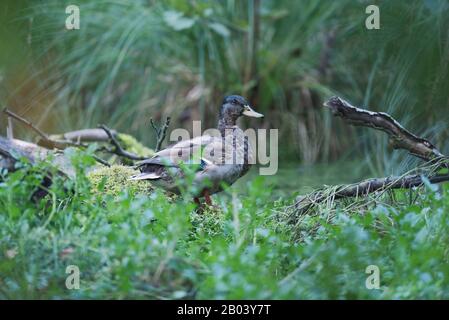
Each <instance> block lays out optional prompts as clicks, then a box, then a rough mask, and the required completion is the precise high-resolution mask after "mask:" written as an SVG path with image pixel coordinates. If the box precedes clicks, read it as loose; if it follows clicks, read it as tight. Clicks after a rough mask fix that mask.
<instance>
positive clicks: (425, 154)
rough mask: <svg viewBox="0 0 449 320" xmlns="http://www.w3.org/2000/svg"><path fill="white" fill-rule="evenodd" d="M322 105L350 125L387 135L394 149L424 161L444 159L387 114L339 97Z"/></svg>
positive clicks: (431, 146)
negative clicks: (406, 152)
mask: <svg viewBox="0 0 449 320" xmlns="http://www.w3.org/2000/svg"><path fill="white" fill-rule="evenodd" d="M324 105H325V106H326V107H328V108H330V109H331V111H332V113H333V114H334V115H336V116H339V117H341V118H342V119H343V120H345V121H347V122H348V123H350V124H353V125H356V126H364V127H371V128H374V129H376V130H381V131H383V132H385V133H387V134H388V135H389V137H390V143H391V145H392V147H393V148H394V149H405V150H407V151H409V152H410V154H412V155H414V156H417V157H420V158H421V159H424V160H426V161H430V160H434V159H438V158H443V157H445V156H444V155H443V154H442V153H441V152H440V151H439V150H438V149H437V148H436V147H435V146H434V145H433V144H432V143H431V142H430V141H428V140H426V139H423V138H421V137H418V136H416V135H414V134H413V133H411V132H410V131H408V130H406V129H405V128H404V127H403V126H402V125H401V124H399V122H397V121H396V120H395V119H393V118H392V117H391V116H390V115H389V114H387V113H384V112H373V111H369V110H365V109H361V108H357V107H354V106H352V105H351V104H350V103H349V102H347V101H345V100H343V99H342V98H340V97H332V98H330V99H329V100H328V101H327V102H325V103H324Z"/></svg>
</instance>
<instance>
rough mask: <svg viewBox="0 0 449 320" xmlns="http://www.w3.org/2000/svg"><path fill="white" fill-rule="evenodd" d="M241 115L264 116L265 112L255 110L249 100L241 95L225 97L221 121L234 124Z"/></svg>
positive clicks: (221, 110)
mask: <svg viewBox="0 0 449 320" xmlns="http://www.w3.org/2000/svg"><path fill="white" fill-rule="evenodd" d="M241 116H247V117H253V118H262V117H263V114H261V113H258V112H256V111H254V110H253V108H251V106H250V105H249V103H248V101H246V100H245V98H243V97H241V96H237V95H232V96H227V97H225V98H224V99H223V104H222V106H221V109H220V122H222V123H224V124H226V125H228V126H233V125H235V123H236V121H237V119H238V118H239V117H241Z"/></svg>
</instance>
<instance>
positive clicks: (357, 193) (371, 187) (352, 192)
mask: <svg viewBox="0 0 449 320" xmlns="http://www.w3.org/2000/svg"><path fill="white" fill-rule="evenodd" d="M425 180H428V181H429V182H430V183H432V184H435V183H441V182H446V181H449V174H439V175H434V176H430V177H425V176H424V175H419V174H416V175H406V176H403V177H386V178H373V179H367V180H365V181H362V182H359V183H354V184H350V185H343V186H336V187H333V188H330V189H324V190H318V191H315V192H312V193H310V194H308V195H303V196H299V197H297V198H296V203H295V209H296V211H297V212H300V213H302V214H305V213H307V211H308V210H309V209H310V208H311V207H312V206H314V205H316V204H319V203H322V202H324V201H326V200H328V199H332V200H338V199H342V198H349V197H352V198H356V197H364V196H367V195H368V194H371V193H375V192H382V191H386V190H393V189H410V188H415V187H420V186H423V185H424V183H425Z"/></svg>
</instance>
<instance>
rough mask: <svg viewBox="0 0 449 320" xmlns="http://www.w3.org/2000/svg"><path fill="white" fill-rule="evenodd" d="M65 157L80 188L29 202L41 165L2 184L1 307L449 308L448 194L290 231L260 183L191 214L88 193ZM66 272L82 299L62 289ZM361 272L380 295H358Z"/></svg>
mask: <svg viewBox="0 0 449 320" xmlns="http://www.w3.org/2000/svg"><path fill="white" fill-rule="evenodd" d="M72 157H73V158H72V159H73V160H72V162H73V164H74V165H75V167H76V168H77V170H76V171H77V174H78V175H77V177H78V178H77V179H76V180H75V181H72V182H67V181H64V180H62V179H60V178H55V182H54V184H53V185H52V186H51V187H50V189H49V190H48V192H49V194H48V195H47V197H46V198H45V199H44V200H42V201H40V202H38V203H34V202H33V201H32V200H30V195H31V194H32V193H33V191H34V190H35V188H36V186H38V185H39V183H40V181H41V179H42V173H41V172H43V169H45V168H47V167H46V166H45V165H44V164H41V165H39V166H37V167H33V168H30V167H29V166H28V165H26V164H25V165H23V166H24V167H23V168H22V169H21V170H18V171H16V172H14V173H10V174H8V175H7V176H4V180H3V182H1V183H0V225H1V226H2V228H0V298H2V299H12V298H26V299H46V298H50V299H59V298H72V299H78V298H102V299H103V298H113V299H124V298H139V299H148V298H149V299H159V298H163V299H174V298H196V299H206V298H214V299H215V298H237V299H258V298H259V299H280V298H286V299H310V298H314V299H315V298H316V299H326V298H331V299H348V298H356V299H384V298H393V299H410V298H445V299H447V298H449V268H448V252H449V251H448V250H449V246H448V243H449V241H448V240H449V239H448V234H447V228H448V226H449V215H448V213H449V188H448V187H447V186H443V187H442V188H436V187H435V186H426V187H425V188H421V189H420V190H418V191H419V192H418V193H414V194H415V195H416V194H418V195H419V196H418V197H417V199H416V200H415V201H412V202H409V201H407V199H408V193H407V192H396V193H395V195H396V201H395V206H394V207H393V206H391V205H388V204H387V202H385V203H384V204H382V203H379V204H377V205H374V206H369V207H367V208H366V209H365V210H363V211H360V212H349V213H343V211H342V212H339V211H338V210H337V214H336V215H335V217H333V218H332V219H329V217H328V216H327V214H326V211H325V210H324V211H323V212H321V213H319V214H318V215H314V216H309V217H306V219H303V221H302V223H301V225H300V226H297V225H295V224H291V223H288V219H287V217H286V216H285V205H286V204H288V203H289V201H287V200H285V201H282V202H281V201H274V200H275V199H273V196H272V193H271V191H270V189H271V187H272V184H270V183H267V182H266V181H264V179H262V178H256V179H252V180H251V181H248V182H247V183H246V190H247V191H246V192H245V193H244V194H239V195H237V193H236V192H235V190H233V188H231V189H229V190H228V191H226V192H225V193H226V194H227V195H228V198H227V200H226V201H221V203H220V206H221V208H220V209H219V210H217V209H209V210H206V211H205V212H203V213H199V212H197V211H195V209H194V206H193V204H192V203H191V201H190V199H189V197H188V196H186V197H185V198H184V199H183V198H182V197H180V198H176V199H169V200H168V199H167V197H166V196H165V195H164V194H163V193H162V192H159V191H156V192H153V193H151V194H150V195H145V194H142V193H140V192H135V191H134V189H135V188H130V189H128V188H126V187H125V188H123V190H122V192H120V193H119V194H115V195H111V194H110V193H107V192H105V193H101V192H98V186H97V188H96V189H95V190H91V187H90V182H89V180H88V179H87V178H86V177H85V175H84V174H83V173H84V171H85V170H86V168H87V167H89V166H91V165H92V164H93V163H94V161H93V159H92V158H91V157H90V156H89V155H87V154H83V153H75V154H73V155H72ZM47 169H49V168H47ZM49 170H51V169H49ZM270 185H271V186H270ZM99 187H100V189H101V185H100V186H99ZM215 198H216V199H217V197H215ZM218 198H219V199H221V197H218ZM317 226H318V227H317ZM312 231H313V232H312ZM298 234H300V235H301V237H300V239H301V240H300V241H299V240H295V239H299V237H297V235H298ZM69 265H76V266H78V267H79V269H80V272H81V281H80V289H79V290H69V289H67V288H66V287H65V281H66V277H67V276H68V274H66V273H65V271H66V267H67V266H69ZM369 265H377V266H378V267H379V269H380V285H381V287H380V289H379V290H368V289H367V288H366V287H365V281H366V278H367V277H368V274H366V273H365V269H366V267H367V266H369Z"/></svg>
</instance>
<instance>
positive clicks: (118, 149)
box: [99, 124, 147, 160]
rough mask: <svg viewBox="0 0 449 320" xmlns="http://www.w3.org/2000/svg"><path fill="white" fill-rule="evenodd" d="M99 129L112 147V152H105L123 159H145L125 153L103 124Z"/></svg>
mask: <svg viewBox="0 0 449 320" xmlns="http://www.w3.org/2000/svg"><path fill="white" fill-rule="evenodd" d="M99 128H101V129H103V130H104V131H105V132H106V134H107V135H108V137H109V139H110V141H111V144H112V145H113V146H114V149H113V150H107V151H108V152H111V153H114V154H116V155H118V156H121V157H125V158H128V159H131V160H144V159H146V158H147V157H142V156H138V155H137V154H134V153H132V152H129V151H126V150H125V149H123V148H122V146H121V145H120V143H119V142H118V140H117V139H116V138H115V136H114V134H113V133H112V131H111V129H109V128H108V127H106V126H105V125H104V124H102V125H100V126H99Z"/></svg>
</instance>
